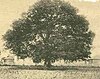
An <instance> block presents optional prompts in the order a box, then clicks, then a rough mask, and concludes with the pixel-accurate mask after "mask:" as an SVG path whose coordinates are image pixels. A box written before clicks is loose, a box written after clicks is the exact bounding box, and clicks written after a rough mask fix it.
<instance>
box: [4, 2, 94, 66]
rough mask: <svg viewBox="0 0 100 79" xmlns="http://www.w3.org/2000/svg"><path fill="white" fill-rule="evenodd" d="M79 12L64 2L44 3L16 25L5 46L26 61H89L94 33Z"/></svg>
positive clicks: (8, 33)
mask: <svg viewBox="0 0 100 79" xmlns="http://www.w3.org/2000/svg"><path fill="white" fill-rule="evenodd" d="M77 12H78V10H77V9H76V8H75V7H73V6H71V5H70V4H69V3H66V2H64V1H60V0H41V1H39V2H37V3H36V4H34V5H33V6H32V7H31V8H30V9H29V10H28V12H27V13H24V14H23V16H22V18H21V19H19V20H18V21H15V22H13V24H12V30H8V31H7V33H6V34H5V35H4V40H5V46H6V48H7V49H10V50H11V51H13V52H14V54H16V55H17V56H19V57H20V58H22V59H24V58H26V57H31V58H32V59H33V61H34V62H37V63H39V62H41V61H45V63H44V64H45V65H47V66H49V65H50V64H51V62H55V61H56V60H58V59H64V60H71V61H77V60H80V59H82V60H84V59H86V58H89V57H90V54H91V52H90V49H91V45H92V41H93V37H94V33H93V32H92V31H90V30H89V23H88V21H87V20H86V19H85V17H84V16H82V15H79V14H77Z"/></svg>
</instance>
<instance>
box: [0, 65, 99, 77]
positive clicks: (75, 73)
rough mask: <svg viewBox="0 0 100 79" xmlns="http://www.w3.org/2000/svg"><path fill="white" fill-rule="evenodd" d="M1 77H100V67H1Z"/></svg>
mask: <svg viewBox="0 0 100 79" xmlns="http://www.w3.org/2000/svg"><path fill="white" fill-rule="evenodd" d="M0 79H100V68H99V67H97V68H96V67H95V68H93V67H91V68H89V67H87V68H79V69H69V70H34V69H33V70H29V69H8V68H7V67H1V68H0Z"/></svg>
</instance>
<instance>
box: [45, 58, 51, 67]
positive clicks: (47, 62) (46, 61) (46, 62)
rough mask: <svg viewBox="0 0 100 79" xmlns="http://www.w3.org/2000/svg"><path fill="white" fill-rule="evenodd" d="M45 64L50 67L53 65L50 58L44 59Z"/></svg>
mask: <svg viewBox="0 0 100 79" xmlns="http://www.w3.org/2000/svg"><path fill="white" fill-rule="evenodd" d="M44 66H46V67H48V68H50V67H51V62H50V60H45V61H44Z"/></svg>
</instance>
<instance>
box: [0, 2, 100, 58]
mask: <svg viewBox="0 0 100 79" xmlns="http://www.w3.org/2000/svg"><path fill="white" fill-rule="evenodd" d="M36 1H38V0H0V50H1V51H2V52H3V55H4V54H5V53H6V51H3V50H4V49H3V41H2V35H3V34H5V32H6V31H7V30H8V29H10V28H11V26H10V25H11V24H12V22H13V21H15V20H16V19H18V18H20V17H21V14H22V13H23V12H26V11H27V10H28V8H29V6H31V5H33V4H34V3H35V2H36ZM65 1H68V2H70V3H71V4H72V5H73V6H74V7H76V8H78V9H79V14H81V15H84V16H85V17H86V19H87V20H88V21H89V23H90V25H89V27H90V29H91V30H92V31H93V32H94V33H95V38H94V41H93V48H92V50H91V51H92V56H93V57H95V56H99V57H100V52H99V50H100V41H99V40H100V33H99V31H100V1H99V0H65ZM6 54H7V53H6Z"/></svg>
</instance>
